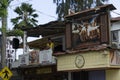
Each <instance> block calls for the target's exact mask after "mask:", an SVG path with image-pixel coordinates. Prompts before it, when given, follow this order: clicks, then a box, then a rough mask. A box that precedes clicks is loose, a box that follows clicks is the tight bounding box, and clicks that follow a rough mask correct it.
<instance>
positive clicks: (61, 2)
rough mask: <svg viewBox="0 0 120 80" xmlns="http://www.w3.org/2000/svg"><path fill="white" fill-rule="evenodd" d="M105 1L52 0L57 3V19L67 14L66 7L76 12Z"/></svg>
mask: <svg viewBox="0 0 120 80" xmlns="http://www.w3.org/2000/svg"><path fill="white" fill-rule="evenodd" d="M105 1H108V0H53V3H55V4H56V5H57V7H56V14H58V19H59V20H62V19H63V17H64V16H65V15H68V9H72V10H74V11H75V12H78V11H81V10H84V9H89V8H91V7H95V6H99V5H102V4H103V2H105ZM94 5H95V6H94Z"/></svg>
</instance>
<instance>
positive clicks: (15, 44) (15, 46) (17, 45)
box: [12, 38, 19, 49]
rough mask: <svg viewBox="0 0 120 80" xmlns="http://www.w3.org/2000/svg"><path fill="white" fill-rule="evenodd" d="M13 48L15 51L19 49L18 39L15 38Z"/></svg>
mask: <svg viewBox="0 0 120 80" xmlns="http://www.w3.org/2000/svg"><path fill="white" fill-rule="evenodd" d="M12 47H13V48H14V49H17V48H19V39H18V38H13V42H12Z"/></svg>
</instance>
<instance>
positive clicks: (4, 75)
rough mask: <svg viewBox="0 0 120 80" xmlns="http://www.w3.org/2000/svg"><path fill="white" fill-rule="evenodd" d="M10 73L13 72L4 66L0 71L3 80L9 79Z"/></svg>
mask: <svg viewBox="0 0 120 80" xmlns="http://www.w3.org/2000/svg"><path fill="white" fill-rule="evenodd" d="M12 75H13V74H12V72H11V71H10V69H9V68H8V67H4V68H3V69H2V70H1V72H0V76H1V78H2V79H3V80H9V79H10V77H11V76H12Z"/></svg>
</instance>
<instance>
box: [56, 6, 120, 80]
mask: <svg viewBox="0 0 120 80" xmlns="http://www.w3.org/2000/svg"><path fill="white" fill-rule="evenodd" d="M114 9H115V7H114V6H113V5H112V4H107V5H103V6H100V7H97V8H93V9H89V10H85V11H81V12H77V13H75V14H71V15H68V16H66V17H65V18H66V20H67V21H68V22H67V23H66V34H65V41H66V42H65V43H66V52H64V53H62V54H55V55H56V57H57V70H58V71H65V72H67V73H68V76H67V77H66V79H68V80H119V78H120V57H119V55H120V51H119V49H118V48H114V47H113V46H112V45H111V44H112V42H111V36H110V35H111V32H110V29H112V34H113V29H115V28H111V21H110V19H111V18H110V15H109V12H110V10H114ZM112 24H114V23H112ZM116 25H117V24H116ZM112 27H113V26H112ZM117 28H118V27H117ZM117 39H118V38H117ZM113 40H114V39H112V41H113Z"/></svg>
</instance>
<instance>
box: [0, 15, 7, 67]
mask: <svg viewBox="0 0 120 80" xmlns="http://www.w3.org/2000/svg"><path fill="white" fill-rule="evenodd" d="M6 26H7V17H3V18H2V53H1V63H2V68H4V67H5V66H6Z"/></svg>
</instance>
